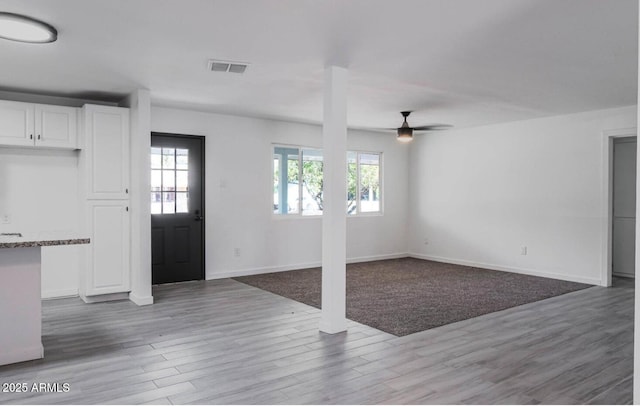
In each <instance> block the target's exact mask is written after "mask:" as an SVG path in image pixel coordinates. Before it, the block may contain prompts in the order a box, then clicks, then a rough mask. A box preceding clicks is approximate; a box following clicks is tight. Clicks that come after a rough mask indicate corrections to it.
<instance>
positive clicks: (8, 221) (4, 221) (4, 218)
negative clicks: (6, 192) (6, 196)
mask: <svg viewBox="0 0 640 406" xmlns="http://www.w3.org/2000/svg"><path fill="white" fill-rule="evenodd" d="M2 224H11V216H10V215H8V214H3V215H2Z"/></svg>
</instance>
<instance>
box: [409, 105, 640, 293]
mask: <svg viewBox="0 0 640 406" xmlns="http://www.w3.org/2000/svg"><path fill="white" fill-rule="evenodd" d="M636 114H637V113H636V107H635V106H633V107H626V108H620V109H610V110H602V111H595V112H586V113H580V114H572V115H565V116H558V117H549V118H543V119H536V120H527V121H520V122H513V123H505V124H499V125H491V126H484V127H476V128H468V129H459V130H451V131H446V132H440V133H432V134H429V135H426V136H423V137H419V138H418V139H417V140H416V142H415V143H414V144H413V146H412V147H413V148H412V150H411V155H410V162H411V164H410V190H411V193H410V206H411V211H410V219H411V222H410V224H411V225H410V227H409V251H410V252H411V253H412V255H414V256H417V257H421V258H430V259H436V260H442V261H447V262H456V263H462V264H469V265H476V266H480V267H488V268H493V269H503V270H511V271H515V272H521V273H529V274H535V275H541V276H549V277H555V278H559V279H566V280H573V281H581V282H587V283H592V284H601V282H602V281H601V275H602V272H601V271H602V270H601V268H602V263H603V259H602V255H603V252H602V251H603V250H602V247H603V239H604V238H606V235H603V232H602V224H603V211H604V206H603V205H604V202H605V200H604V198H603V196H604V193H605V191H604V190H603V179H602V176H603V174H604V173H605V172H604V168H603V150H602V148H603V146H604V144H603V141H602V138H603V136H602V132H603V130H609V129H618V128H629V127H635V126H636ZM425 239H426V240H428V241H427V244H425ZM522 246H526V247H527V251H528V252H527V255H521V247H522Z"/></svg>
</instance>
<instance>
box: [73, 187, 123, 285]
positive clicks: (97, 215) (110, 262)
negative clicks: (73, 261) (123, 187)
mask: <svg viewBox="0 0 640 406" xmlns="http://www.w3.org/2000/svg"><path fill="white" fill-rule="evenodd" d="M128 204H129V203H128V201H117V200H105V201H97V200H89V201H87V214H88V217H89V218H88V226H89V230H90V231H89V234H90V238H91V243H90V245H89V255H88V258H87V259H88V261H87V269H88V273H87V275H86V278H85V283H86V286H85V289H84V294H85V295H86V296H92V295H102V294H108V293H120V292H128V291H129V290H130V272H129V241H130V236H129V212H128V209H127V207H128Z"/></svg>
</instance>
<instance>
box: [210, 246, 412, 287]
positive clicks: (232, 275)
mask: <svg viewBox="0 0 640 406" xmlns="http://www.w3.org/2000/svg"><path fill="white" fill-rule="evenodd" d="M407 256H409V254H408V253H406V252H401V253H395V254H383V255H371V256H366V257H354V258H347V264H355V263H358V262H368V261H380V260H383V259H396V258H405V257H407ZM321 266H322V262H320V261H318V262H307V263H301V264H293V265H280V266H265V267H260V268H249V269H239V270H237V271H227V272H216V273H215V274H213V275H207V280H211V279H224V278H236V277H239V276H249V275H259V274H263V273H272V272H285V271H293V270H296V269H308V268H319V267H321Z"/></svg>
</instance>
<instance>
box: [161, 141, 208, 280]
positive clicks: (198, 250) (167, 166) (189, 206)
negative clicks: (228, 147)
mask: <svg viewBox="0 0 640 406" xmlns="http://www.w3.org/2000/svg"><path fill="white" fill-rule="evenodd" d="M150 171H151V264H152V265H151V269H152V283H153V284H154V285H156V284H162V283H173V282H184V281H191V280H202V279H204V278H205V272H204V238H205V233H204V231H205V201H204V196H205V194H204V137H201V136H193V135H182V134H167V133H155V132H153V133H151V167H150Z"/></svg>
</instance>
